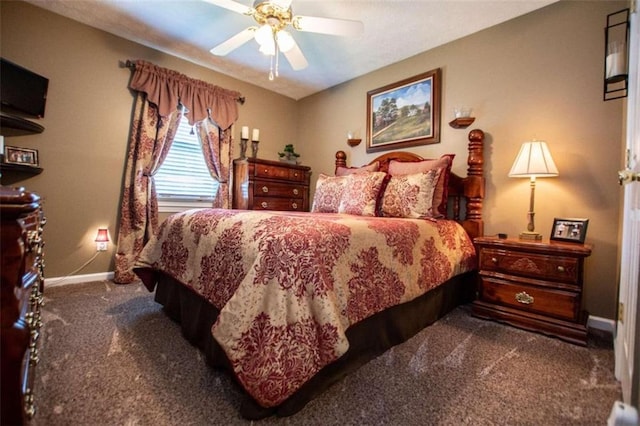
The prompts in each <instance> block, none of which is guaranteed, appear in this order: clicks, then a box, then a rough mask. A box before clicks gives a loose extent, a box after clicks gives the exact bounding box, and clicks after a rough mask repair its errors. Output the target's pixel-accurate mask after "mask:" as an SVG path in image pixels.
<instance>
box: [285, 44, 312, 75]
mask: <svg viewBox="0 0 640 426" xmlns="http://www.w3.org/2000/svg"><path fill="white" fill-rule="evenodd" d="M292 40H293V39H292ZM282 54H283V55H284V57H285V58H287V61H289V63H290V64H291V68H293V69H294V70H295V71H298V70H302V69H305V68H306V67H307V66H308V65H309V63H308V62H307V58H305V57H304V55H303V54H302V50H300V47H299V46H298V43H296V41H295V40H293V46H292V47H291V48H290V49H289V50H287V51H286V52H282Z"/></svg>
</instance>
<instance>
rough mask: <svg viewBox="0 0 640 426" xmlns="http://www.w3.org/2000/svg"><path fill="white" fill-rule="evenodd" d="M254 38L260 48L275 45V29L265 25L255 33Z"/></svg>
mask: <svg viewBox="0 0 640 426" xmlns="http://www.w3.org/2000/svg"><path fill="white" fill-rule="evenodd" d="M253 37H254V38H255V39H256V41H257V42H258V44H259V45H260V46H264V45H265V44H267V43H269V44H272V43H273V29H272V28H271V26H270V25H269V24H264V25H263V26H261V27H260V28H258V30H257V31H256V32H255V34H254V35H253Z"/></svg>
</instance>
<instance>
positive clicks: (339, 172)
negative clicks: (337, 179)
mask: <svg viewBox="0 0 640 426" xmlns="http://www.w3.org/2000/svg"><path fill="white" fill-rule="evenodd" d="M378 169H380V162H378V161H376V162H375V163H372V164H367V165H366V166H362V167H337V168H336V176H347V175H352V174H354V173H368V172H377V171H378Z"/></svg>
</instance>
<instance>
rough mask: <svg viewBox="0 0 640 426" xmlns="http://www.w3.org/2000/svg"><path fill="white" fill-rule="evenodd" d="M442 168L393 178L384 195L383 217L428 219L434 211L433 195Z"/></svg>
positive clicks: (382, 204) (433, 215) (432, 215)
mask: <svg viewBox="0 0 640 426" xmlns="http://www.w3.org/2000/svg"><path fill="white" fill-rule="evenodd" d="M442 170H443V169H442V168H438V169H433V170H429V171H428V172H426V173H416V174H412V175H397V176H391V177H390V179H389V182H388V183H387V186H386V188H385V190H384V194H383V195H382V203H381V216H385V217H405V218H427V217H435V216H439V214H434V211H433V194H434V191H435V189H436V185H437V183H438V179H439V178H440V175H441V174H442Z"/></svg>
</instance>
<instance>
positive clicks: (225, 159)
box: [196, 119, 233, 209]
mask: <svg viewBox="0 0 640 426" xmlns="http://www.w3.org/2000/svg"><path fill="white" fill-rule="evenodd" d="M196 129H197V131H198V139H200V143H201V144H202V153H203V154H204V160H205V162H206V163H207V167H208V168H209V172H210V173H211V176H212V177H213V178H214V179H216V180H217V181H218V183H219V185H218V193H217V194H216V196H215V198H214V200H213V205H212V207H214V208H223V209H228V208H230V207H231V203H230V196H229V194H230V190H231V189H230V187H229V179H230V177H231V158H232V157H233V153H232V146H233V143H232V139H231V135H232V131H231V129H232V128H231V127H230V128H229V129H227V130H226V131H225V130H222V129H220V128H219V127H218V126H216V125H215V123H214V122H213V121H211V120H210V119H206V120H202V121H199V122H198V123H196Z"/></svg>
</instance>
